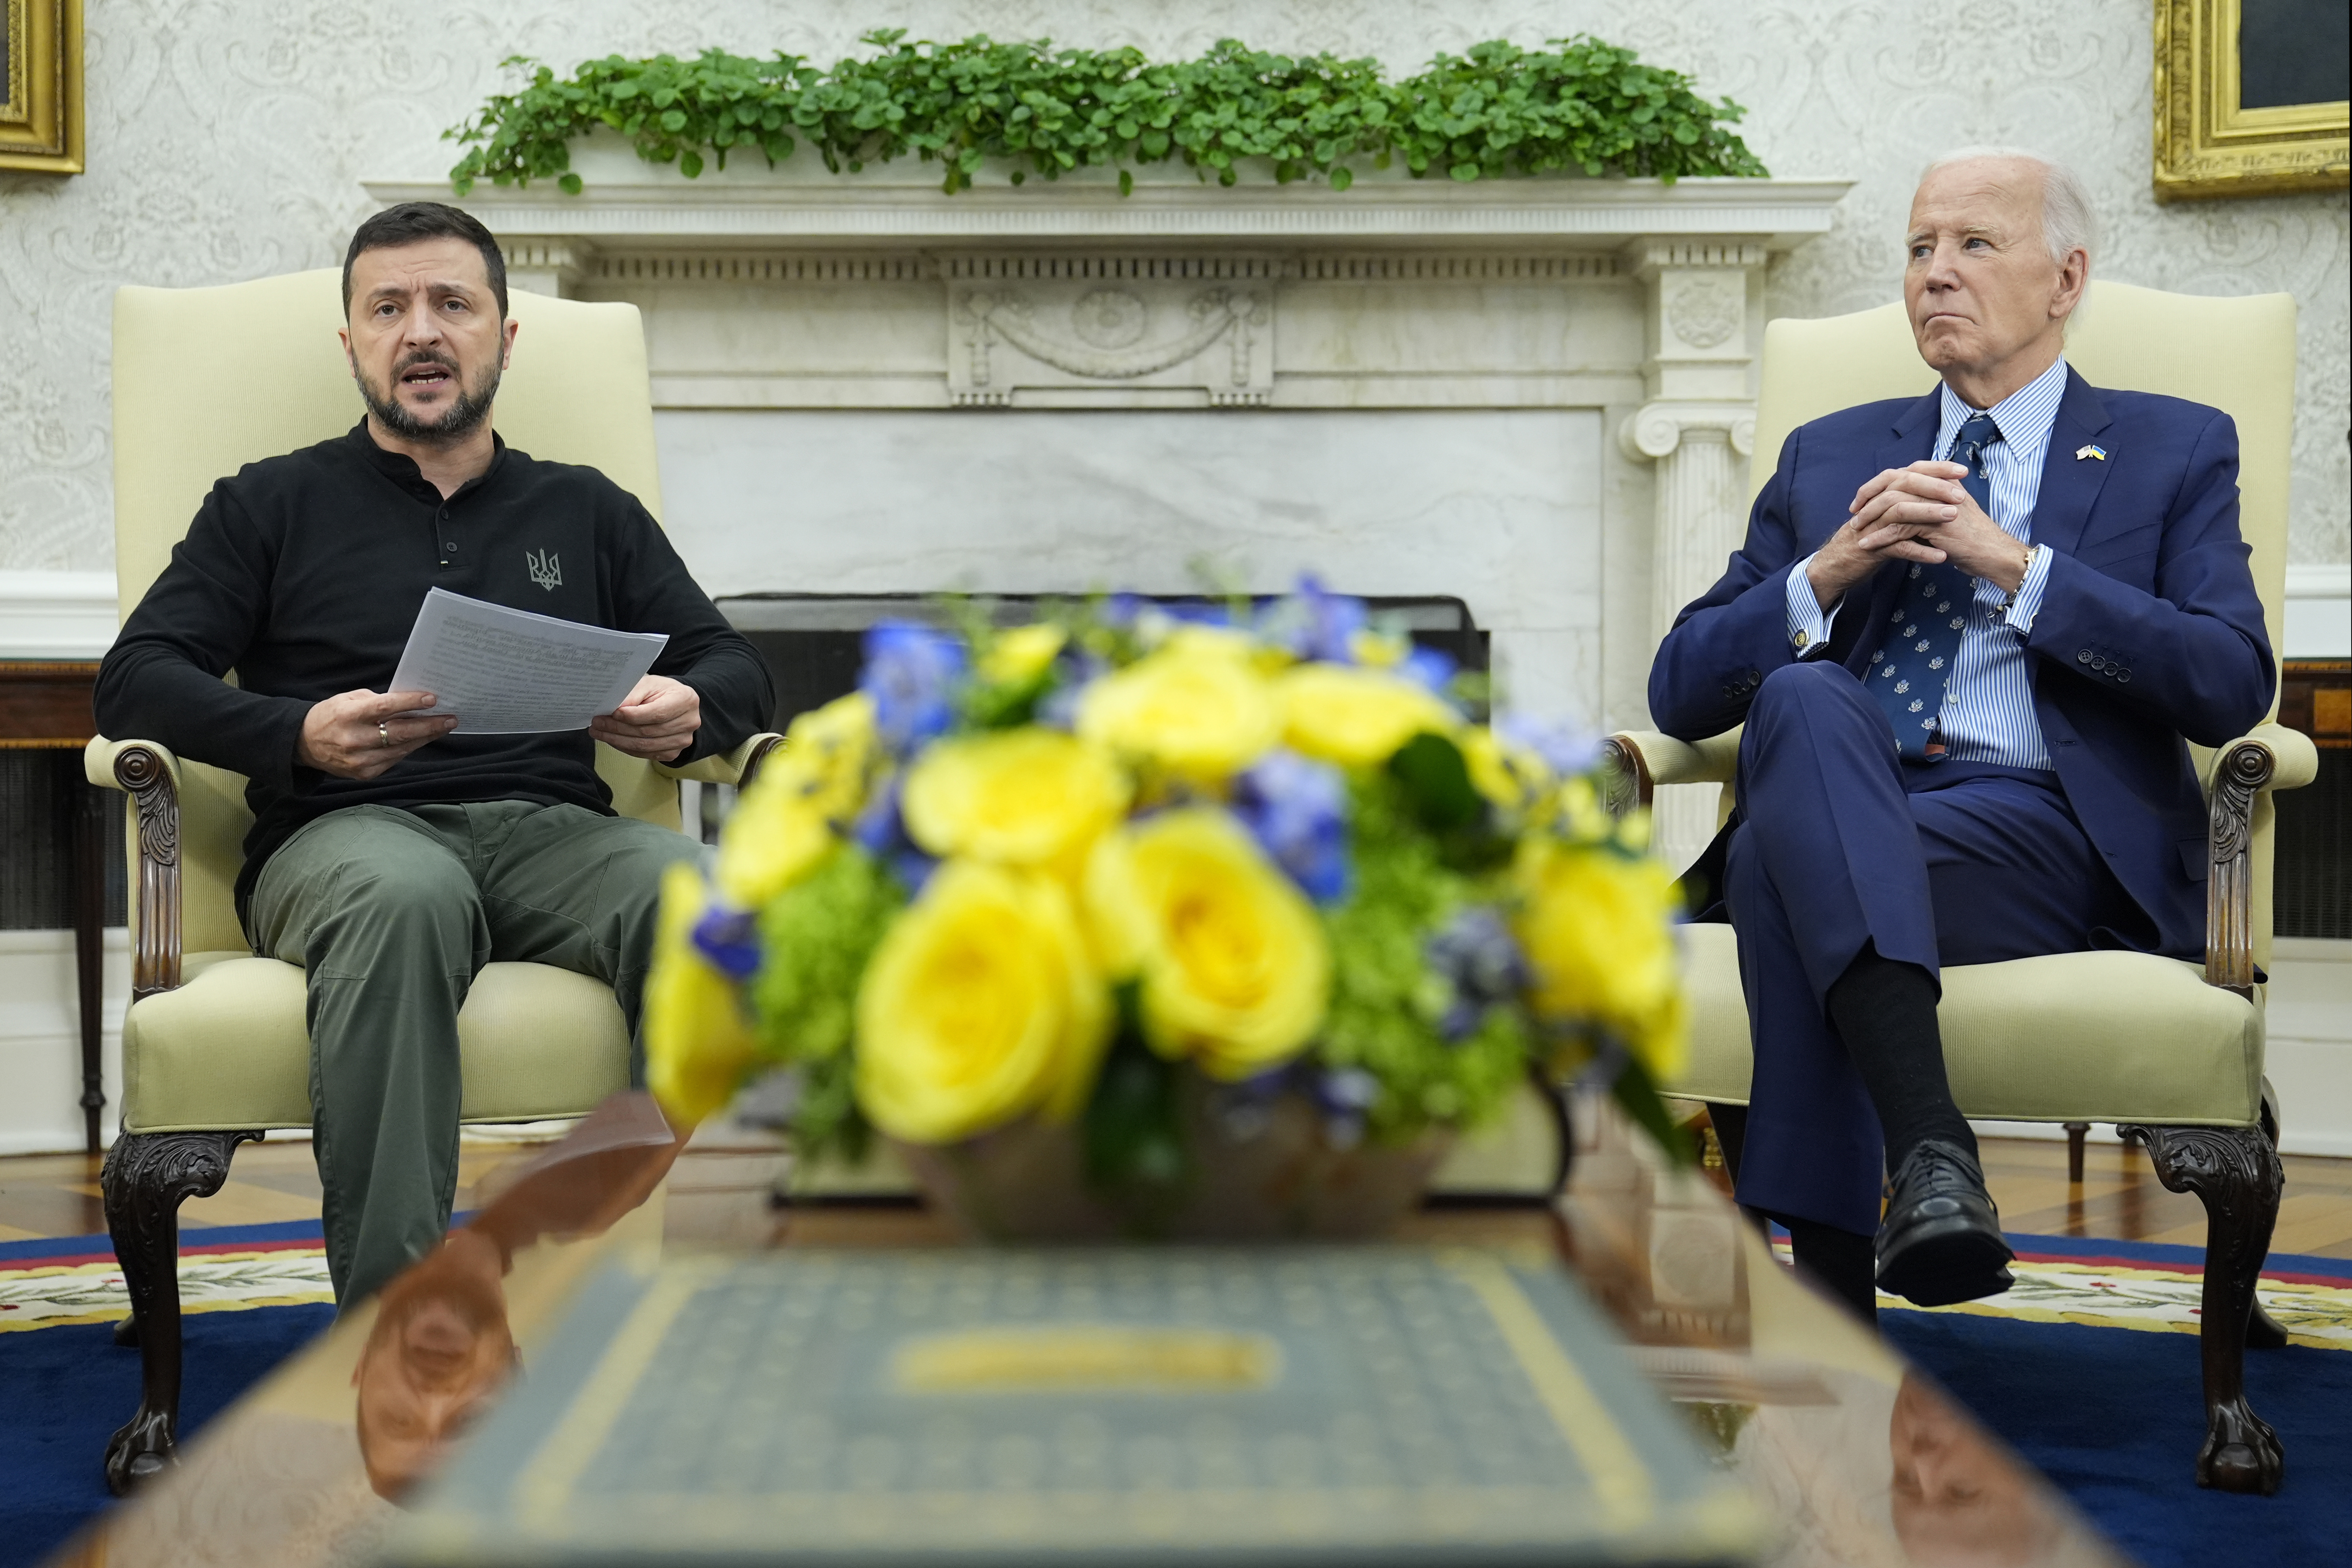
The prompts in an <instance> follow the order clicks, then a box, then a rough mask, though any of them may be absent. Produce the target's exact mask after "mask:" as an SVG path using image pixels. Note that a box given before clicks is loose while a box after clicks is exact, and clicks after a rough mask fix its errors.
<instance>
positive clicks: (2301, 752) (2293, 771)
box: [2198, 723, 2319, 795]
mask: <svg viewBox="0 0 2352 1568" xmlns="http://www.w3.org/2000/svg"><path fill="white" fill-rule="evenodd" d="M2241 746H2260V747H2262V748H2263V750H2265V751H2267V752H2270V755H2271V773H2270V778H2269V779H2268V780H2267V781H2266V782H2265V783H2263V784H2261V785H2259V786H2257V787H2259V788H2262V789H2273V790H2278V789H2301V788H2302V787H2303V786H2304V785H2305V784H2309V783H2311V782H2312V781H2313V780H2314V779H2315V778H2317V777H2318V776H2319V747H2318V745H2317V744H2316V743H2315V742H2313V740H2312V738H2311V737H2310V736H2308V735H2306V734H2305V733H2304V732H2303V731H2300V730H2290V729H2288V728H2287V727H2286V726H2285V725H2284V724H2272V723H2262V724H2257V725H2255V726H2254V727H2253V728H2252V730H2249V731H2246V732H2245V733H2244V734H2242V735H2241V736H2239V737H2238V738H2237V739H2236V740H2234V741H2232V742H2230V743H2229V744H2228V745H2226V746H2222V747H2220V748H2218V749H2217V750H2215V752H2213V754H2212V756H2211V757H2210V758H2209V759H2208V760H2207V762H2206V767H2205V776H2204V777H2203V778H2202V779H2200V780H2199V781H2198V782H2199V783H2200V784H2203V785H2204V786H2205V793H2206V794H2207V795H2211V794H2212V793H2213V786H2214V784H2215V782H2216V781H2217V780H2219V779H2220V778H2221V762H2222V759H2223V758H2225V757H2227V756H2229V755H2230V754H2231V752H2235V751H2236V750H2237V749H2238V748H2239V747H2241Z"/></svg>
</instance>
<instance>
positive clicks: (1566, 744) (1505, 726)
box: [1495, 713, 1601, 778]
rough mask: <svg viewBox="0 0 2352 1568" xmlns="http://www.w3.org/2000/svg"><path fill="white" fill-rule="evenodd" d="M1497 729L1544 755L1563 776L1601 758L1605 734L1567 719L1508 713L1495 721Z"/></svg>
mask: <svg viewBox="0 0 2352 1568" xmlns="http://www.w3.org/2000/svg"><path fill="white" fill-rule="evenodd" d="M1495 733H1496V734H1497V735H1500V736H1501V737H1502V738H1503V739H1504V740H1506V741H1508V742H1511V743H1512V744H1513V745H1516V746H1525V747H1526V748H1527V749H1528V751H1530V752H1534V753H1535V754H1536V755H1537V756H1538V757H1541V758H1542V759H1543V763H1544V766H1546V767H1548V768H1549V769H1550V770H1551V771H1552V772H1553V773H1555V774H1557V775H1559V777H1561V778H1566V777H1568V776H1569V775H1570V774H1571V773H1583V772H1584V771H1585V770H1586V769H1588V768H1590V767H1591V766H1592V764H1593V763H1597V762H1599V761H1600V760H1601V737H1600V736H1598V735H1596V734H1594V733H1593V732H1592V731H1590V730H1587V729H1584V728H1582V727H1580V726H1579V725H1576V724H1571V723H1570V722H1568V721H1565V720H1559V719H1549V720H1547V719H1530V718H1528V717H1527V716H1526V715H1524V714H1518V713H1508V714H1505V715H1503V716H1502V717H1500V718H1498V719H1496V721H1495Z"/></svg>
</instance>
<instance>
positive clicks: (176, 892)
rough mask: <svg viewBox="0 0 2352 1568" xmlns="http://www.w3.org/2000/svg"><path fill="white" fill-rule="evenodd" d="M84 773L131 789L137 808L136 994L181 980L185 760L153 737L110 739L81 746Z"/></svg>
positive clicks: (135, 999)
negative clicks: (182, 764)
mask: <svg viewBox="0 0 2352 1568" xmlns="http://www.w3.org/2000/svg"><path fill="white" fill-rule="evenodd" d="M81 755H82V762H81V765H82V773H84V775H85V776H87V777H88V778H89V782H90V783H92V784H97V785H99V786H100V787H101V788H104V789H119V790H125V791H128V792H129V794H130V795H131V806H132V809H134V810H135V811H137V812H138V814H139V838H138V844H139V849H138V864H136V865H134V866H133V867H131V1002H132V1003H133V1005H136V1004H137V1003H139V1002H142V1001H143V1000H145V999H146V998H147V997H150V996H152V995H154V994H156V993H158V992H161V991H172V990H176V989H177V988H178V986H179V984H180V949H181V942H180V759H179V758H177V757H175V756H173V754H172V752H171V751H170V749H169V748H168V747H166V746H164V745H163V744H162V743H161V742H155V741H110V740H108V739H107V738H106V737H105V736H103V735H100V736H99V737H98V738H97V739H95V740H93V741H91V742H90V743H89V745H88V746H86V747H84V748H83V749H82V754H81Z"/></svg>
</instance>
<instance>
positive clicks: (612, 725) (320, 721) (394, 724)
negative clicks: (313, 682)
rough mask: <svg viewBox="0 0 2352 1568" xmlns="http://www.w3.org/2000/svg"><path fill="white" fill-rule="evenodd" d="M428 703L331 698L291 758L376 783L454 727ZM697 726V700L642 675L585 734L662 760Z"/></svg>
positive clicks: (319, 706)
mask: <svg viewBox="0 0 2352 1568" xmlns="http://www.w3.org/2000/svg"><path fill="white" fill-rule="evenodd" d="M433 702H434V697H433V694H432V693H431V692H429V691H364V690H362V691H346V692H342V693H341V694H340V695H338V696H334V697H330V698H328V699H327V700H325V701H323V702H317V703H313V704H312V705H311V707H310V712H308V713H306V714H304V715H303V717H302V736H301V739H300V740H299V742H297V743H296V746H295V755H296V757H297V759H298V760H299V761H300V762H301V763H302V764H303V765H304V766H306V767H312V768H316V769H318V770H319V771H320V773H332V774H334V775H335V776H336V777H337V778H345V779H372V778H375V777H377V776H378V775H380V774H382V773H385V772H387V771H388V770H390V769H391V768H392V766H393V765H394V763H398V762H399V761H400V760H401V759H402V758H404V757H406V756H408V755H409V754H410V753H411V752H415V751H416V750H418V749H419V748H420V747H423V746H426V745H430V744H431V743H432V742H435V741H437V740H439V739H440V738H441V737H442V736H444V735H446V734H447V733H448V732H449V731H452V730H454V729H456V728H457V716H456V715H454V714H449V713H430V714H428V713H425V712H423V711H421V710H423V709H426V708H430V707H432V706H433ZM701 728H702V698H701V695H700V694H699V693H698V692H697V691H696V690H695V689H694V688H693V687H691V686H688V685H687V684H686V683H685V682H684V681H682V680H672V679H670V678H669V677H667V676H666V675H648V676H646V678H645V679H642V680H640V681H638V682H637V684H636V686H635V688H634V689H631V691H630V692H629V695H628V698H627V700H625V701H624V702H623V703H622V704H621V705H620V706H619V707H618V708H615V709H614V710H612V711H611V712H610V713H606V714H604V715H602V716H600V717H598V718H595V719H592V720H590V721H589V723H588V733H589V734H590V735H591V736H593V737H594V738H595V739H597V740H599V741H602V742H604V743H605V744H606V745H608V746H610V747H612V748H613V749H614V751H617V752H627V753H628V754H629V755H630V756H633V757H643V758H645V759H646V760H647V761H648V762H656V763H666V762H668V761H669V760H670V759H672V758H674V757H676V756H677V755H678V753H680V752H684V751H685V750H686V749H687V747H688V746H689V745H692V744H693V743H694V734H695V731H698V730H699V729H701Z"/></svg>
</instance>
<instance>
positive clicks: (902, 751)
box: [857, 621, 966, 756]
mask: <svg viewBox="0 0 2352 1568" xmlns="http://www.w3.org/2000/svg"><path fill="white" fill-rule="evenodd" d="M965 663H966V655H965V652H964V647H963V644H962V642H961V640H959V639H958V638H955V637H950V636H949V635H948V634H947V633H945V632H942V631H938V630H935V629H934V628H932V627H930V626H918V625H916V624H914V623H912V622H908V621H882V622H879V623H877V624H876V625H875V626H871V627H869V628H868V629H867V631H866V667H865V668H863V669H862V670H860V671H859V672H858V675H857V686H858V689H859V690H861V691H863V692H865V693H866V695H867V696H868V697H870V698H872V699H873V700H874V726H875V728H876V729H877V730H878V731H880V732H881V735H882V740H883V743H884V744H886V745H887V746H888V747H889V748H890V750H891V751H892V752H894V753H896V754H897V755H899V756H905V755H906V754H907V753H908V752H911V751H912V750H914V748H916V747H917V746H919V745H921V744H922V743H923V742H926V741H928V740H929V739H931V737H933V736H934V735H937V734H939V733H940V731H944V730H945V729H946V728H947V727H948V722H949V721H950V719H952V718H953V717H954V713H955V706H954V704H955V688H956V686H957V684H958V683H959V682H961V680H962V679H963V674H964V667H965Z"/></svg>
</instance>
